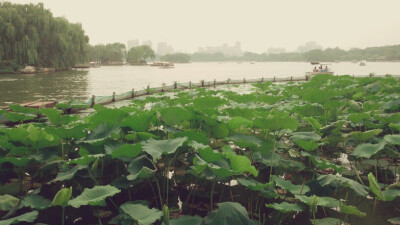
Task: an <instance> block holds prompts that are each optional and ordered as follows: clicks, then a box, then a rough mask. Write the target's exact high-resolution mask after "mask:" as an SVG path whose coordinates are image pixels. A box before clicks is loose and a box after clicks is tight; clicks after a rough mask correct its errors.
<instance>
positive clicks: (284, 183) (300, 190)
mask: <svg viewBox="0 0 400 225" xmlns="http://www.w3.org/2000/svg"><path fill="white" fill-rule="evenodd" d="M274 181H275V183H276V185H278V186H279V187H281V188H282V189H283V190H286V191H289V192H290V193H292V194H296V195H298V194H305V193H307V192H309V191H310V188H309V187H308V186H307V185H304V186H303V185H301V184H299V185H295V184H292V182H291V181H290V180H284V179H282V178H280V177H276V176H275V177H274Z"/></svg>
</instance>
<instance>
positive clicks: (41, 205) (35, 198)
mask: <svg viewBox="0 0 400 225" xmlns="http://www.w3.org/2000/svg"><path fill="white" fill-rule="evenodd" d="M51 204H52V202H51V201H50V200H49V199H47V198H44V197H43V196H41V195H34V194H30V195H27V196H25V197H24V198H23V199H22V201H21V205H22V206H25V207H31V208H32V209H39V210H42V209H47V208H49V207H50V205H51Z"/></svg>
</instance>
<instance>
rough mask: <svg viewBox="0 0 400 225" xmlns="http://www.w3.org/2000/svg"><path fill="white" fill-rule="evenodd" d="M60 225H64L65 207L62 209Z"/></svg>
mask: <svg viewBox="0 0 400 225" xmlns="http://www.w3.org/2000/svg"><path fill="white" fill-rule="evenodd" d="M61 217H62V218H61V224H62V225H64V219H65V207H62V213H61Z"/></svg>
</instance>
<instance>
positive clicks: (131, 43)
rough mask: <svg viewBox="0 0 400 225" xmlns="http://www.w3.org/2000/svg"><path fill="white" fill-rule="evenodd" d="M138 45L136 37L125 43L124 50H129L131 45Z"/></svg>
mask: <svg viewBox="0 0 400 225" xmlns="http://www.w3.org/2000/svg"><path fill="white" fill-rule="evenodd" d="M138 45H139V41H138V39H136V40H129V41H128V43H127V45H126V47H127V48H126V51H129V50H131V48H133V47H137V46H138Z"/></svg>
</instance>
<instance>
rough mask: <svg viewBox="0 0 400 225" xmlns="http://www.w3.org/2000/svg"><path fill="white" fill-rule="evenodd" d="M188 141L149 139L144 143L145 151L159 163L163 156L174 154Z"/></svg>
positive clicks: (183, 138)
mask: <svg viewBox="0 0 400 225" xmlns="http://www.w3.org/2000/svg"><path fill="white" fill-rule="evenodd" d="M185 141H187V137H182V138H175V139H168V140H154V139H149V140H147V141H146V142H144V143H143V151H145V152H147V153H148V154H149V155H151V157H153V161H154V162H155V161H157V160H158V159H159V158H160V157H161V155H162V154H172V153H175V151H176V150H177V149H178V148H179V147H181V146H182V145H183V143H184V142H185Z"/></svg>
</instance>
